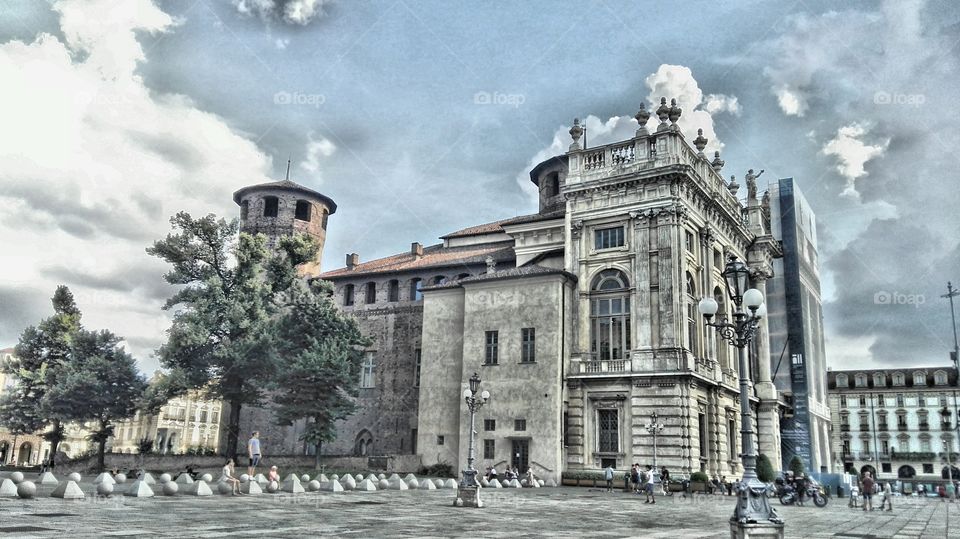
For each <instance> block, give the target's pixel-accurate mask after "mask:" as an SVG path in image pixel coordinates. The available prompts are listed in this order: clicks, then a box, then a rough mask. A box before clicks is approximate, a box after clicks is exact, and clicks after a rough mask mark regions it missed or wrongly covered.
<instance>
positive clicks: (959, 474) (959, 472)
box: [940, 466, 960, 481]
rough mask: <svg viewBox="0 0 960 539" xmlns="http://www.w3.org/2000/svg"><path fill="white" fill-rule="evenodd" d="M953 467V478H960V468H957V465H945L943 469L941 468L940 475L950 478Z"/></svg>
mask: <svg viewBox="0 0 960 539" xmlns="http://www.w3.org/2000/svg"><path fill="white" fill-rule="evenodd" d="M951 468H953V470H952V471H953V480H954V481H956V480H958V479H960V468H957V467H956V466H944V467H943V469H942V470H940V477H942V478H943V479H950V472H951V470H950V469H951Z"/></svg>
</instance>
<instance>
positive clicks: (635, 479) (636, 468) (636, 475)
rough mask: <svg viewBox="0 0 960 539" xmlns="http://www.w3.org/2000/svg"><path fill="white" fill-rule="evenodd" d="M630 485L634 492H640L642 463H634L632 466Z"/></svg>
mask: <svg viewBox="0 0 960 539" xmlns="http://www.w3.org/2000/svg"><path fill="white" fill-rule="evenodd" d="M630 486H631V488H633V492H636V493H639V492H640V465H639V464H636V463H634V465H633V466H631V467H630Z"/></svg>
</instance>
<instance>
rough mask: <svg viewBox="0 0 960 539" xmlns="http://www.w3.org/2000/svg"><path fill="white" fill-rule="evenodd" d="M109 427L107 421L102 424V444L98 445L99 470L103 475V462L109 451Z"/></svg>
mask: <svg viewBox="0 0 960 539" xmlns="http://www.w3.org/2000/svg"><path fill="white" fill-rule="evenodd" d="M107 426H108V425H107V422H106V421H101V422H100V443H99V444H98V446H99V447H98V448H97V469H98V470H99V471H100V473H103V471H104V468H105V466H104V462H103V460H104V453H105V452H106V450H107V436H106V433H107Z"/></svg>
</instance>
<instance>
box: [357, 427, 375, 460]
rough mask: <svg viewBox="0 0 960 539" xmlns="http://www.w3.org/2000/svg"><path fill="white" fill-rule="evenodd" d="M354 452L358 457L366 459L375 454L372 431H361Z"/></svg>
mask: <svg viewBox="0 0 960 539" xmlns="http://www.w3.org/2000/svg"><path fill="white" fill-rule="evenodd" d="M353 452H354V454H356V455H357V456H358V457H366V456H369V455H372V454H373V435H372V434H370V431H368V430H362V431H360V434H358V435H357V441H356V442H355V444H354V450H353Z"/></svg>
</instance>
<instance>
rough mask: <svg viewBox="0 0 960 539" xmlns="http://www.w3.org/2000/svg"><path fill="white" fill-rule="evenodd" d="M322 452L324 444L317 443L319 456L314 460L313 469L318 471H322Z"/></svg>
mask: <svg viewBox="0 0 960 539" xmlns="http://www.w3.org/2000/svg"><path fill="white" fill-rule="evenodd" d="M322 450H323V442H317V455H316V458H315V459H314V464H313V467H314V468H316V469H318V470H319V469H320V451H322Z"/></svg>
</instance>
